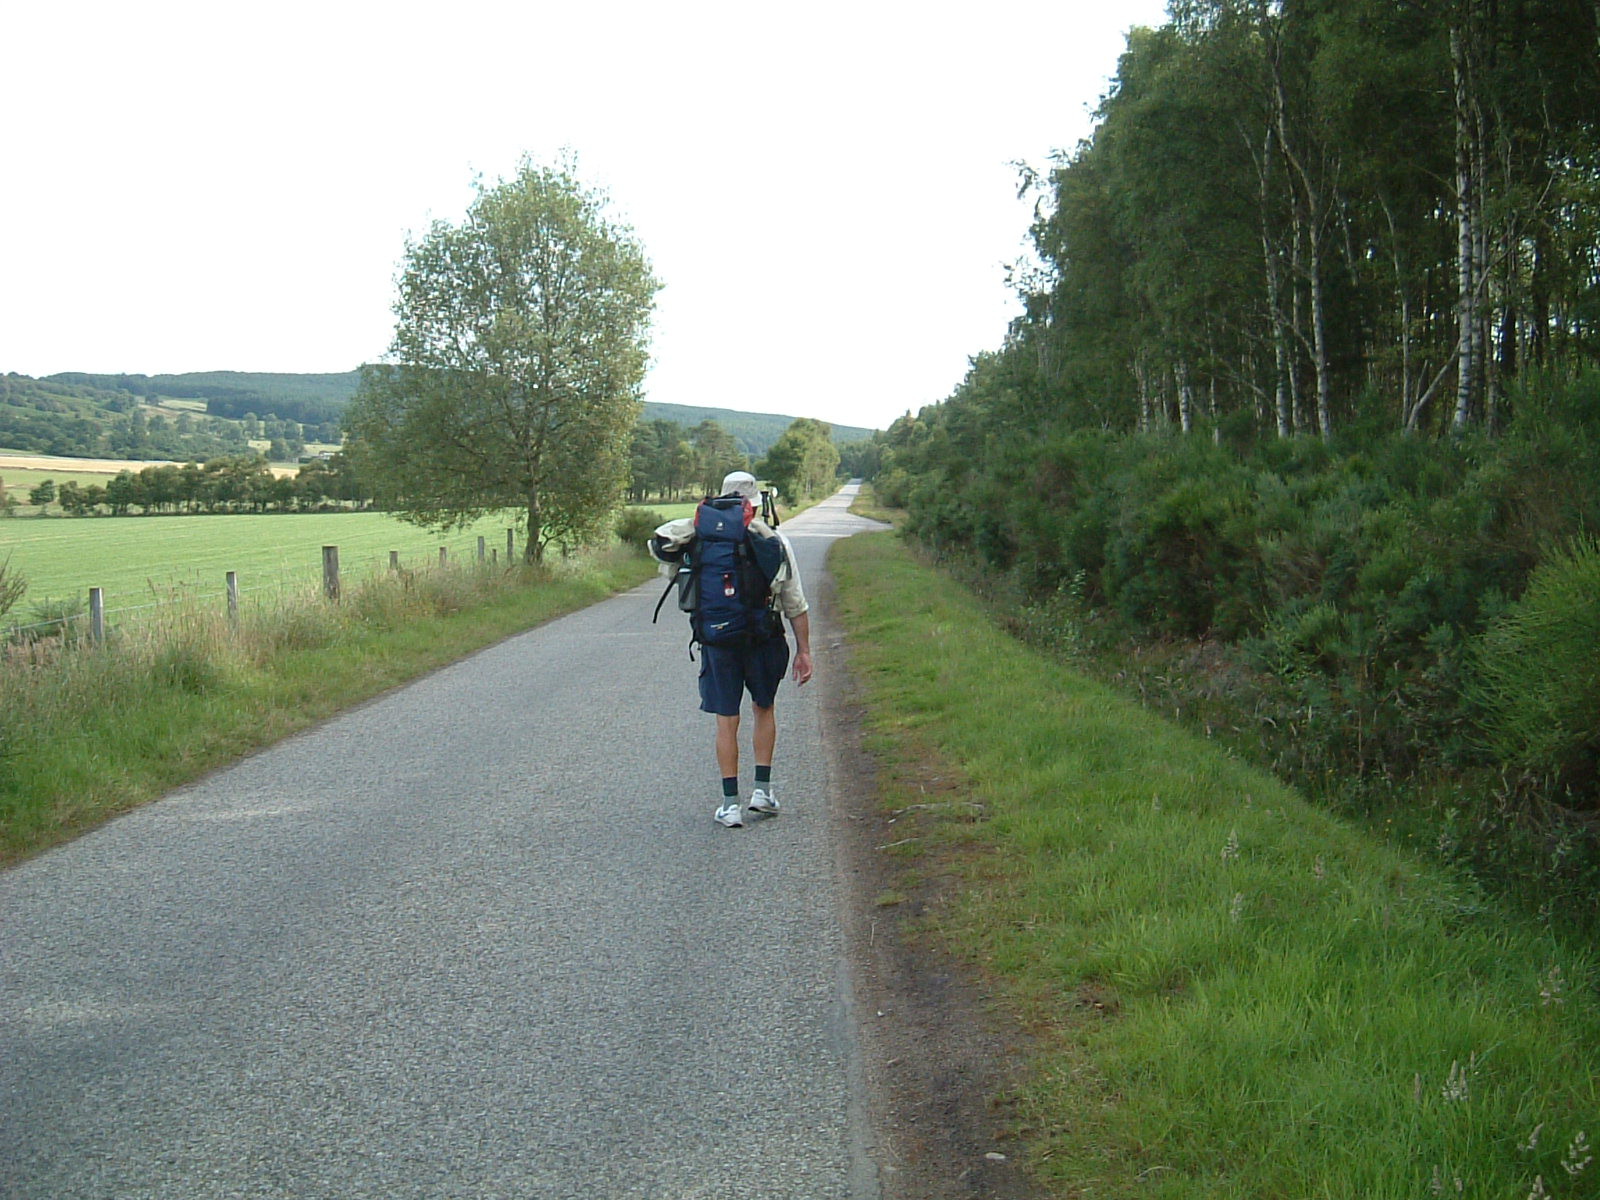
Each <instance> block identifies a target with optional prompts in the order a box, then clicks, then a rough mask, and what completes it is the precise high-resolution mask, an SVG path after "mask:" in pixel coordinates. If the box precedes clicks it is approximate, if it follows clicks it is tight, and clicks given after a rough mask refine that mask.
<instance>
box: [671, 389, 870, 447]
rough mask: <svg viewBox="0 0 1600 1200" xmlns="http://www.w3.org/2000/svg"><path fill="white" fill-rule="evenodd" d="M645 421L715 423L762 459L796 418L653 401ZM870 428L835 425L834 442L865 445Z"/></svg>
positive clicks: (683, 424) (687, 424)
mask: <svg viewBox="0 0 1600 1200" xmlns="http://www.w3.org/2000/svg"><path fill="white" fill-rule="evenodd" d="M640 420H643V421H673V422H676V423H677V424H679V425H682V426H684V427H685V428H686V429H693V428H694V427H695V426H696V425H698V424H700V422H701V421H707V420H710V421H715V422H716V423H717V424H718V425H721V426H722V427H723V428H724V429H726V430H727V431H728V433H729V435H730V436H732V437H733V439H734V440H735V441H737V442H738V443H739V445H740V446H741V447H742V448H743V449H744V452H745V453H746V454H748V455H750V456H751V457H752V458H759V457H761V455H763V454H765V453H766V452H767V451H768V450H770V449H771V448H772V444H773V443H774V442H776V441H777V440H778V439H779V438H780V437H782V436H783V431H784V430H785V429H787V428H789V426H790V425H791V424H793V422H794V420H795V418H794V417H784V416H778V415H776V414H773V413H747V412H735V411H734V410H732V409H729V408H695V407H693V406H692V405H687V404H656V403H654V402H653V401H650V400H646V401H645V402H644V415H643V416H642V417H641V418H640ZM872 433H873V431H872V430H870V429H858V428H856V427H854V426H851V425H835V426H833V440H834V441H835V442H836V443H837V444H838V445H841V446H844V445H848V444H849V443H851V442H864V441H866V440H867V439H868V438H869V437H871V436H872Z"/></svg>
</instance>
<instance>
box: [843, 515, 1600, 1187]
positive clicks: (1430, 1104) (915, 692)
mask: <svg viewBox="0 0 1600 1200" xmlns="http://www.w3.org/2000/svg"><path fill="white" fill-rule="evenodd" d="M830 562H831V564H832V567H833V570H834V573H835V576H836V578H837V580H838V585H839V596H840V601H841V605H842V608H843V617H844V620H845V624H846V628H847V630H848V636H849V643H850V646H851V654H852V663H853V665H854V667H855V669H856V673H857V675H858V678H859V679H860V680H861V681H862V683H863V686H864V689H865V699H866V702H867V706H868V718H867V720H868V737H869V741H868V746H869V749H870V750H871V751H872V753H873V754H874V755H875V757H876V758H877V760H878V762H879V764H880V771H881V775H880V784H881V788H882V793H883V794H882V800H883V806H884V813H885V815H886V816H887V815H888V814H889V813H891V812H893V813H897V814H898V820H897V821H896V822H895V824H894V825H893V826H892V827H890V826H886V830H888V831H889V832H888V833H887V834H886V836H885V838H884V846H883V850H882V852H883V853H884V854H886V855H891V856H894V859H893V861H894V863H895V864H896V871H897V873H898V874H897V879H898V884H897V886H896V887H894V888H893V889H892V890H891V891H889V892H887V893H886V894H885V895H884V896H883V897H882V898H881V899H880V901H879V903H880V905H882V906H885V908H886V910H888V909H892V908H893V906H895V905H896V904H898V903H899V902H900V901H901V899H902V897H904V896H911V895H918V896H921V895H923V894H924V891H920V890H919V889H926V887H927V881H930V880H951V881H953V882H951V883H950V884H949V885H948V887H941V888H938V889H935V891H934V892H933V893H932V895H931V897H930V898H929V901H928V902H929V904H930V906H931V907H930V908H929V910H928V915H927V916H926V917H925V918H924V919H923V921H922V922H921V923H920V924H918V925H915V926H912V927H911V928H914V929H918V930H920V931H921V933H920V934H919V936H922V935H927V936H933V937H935V938H937V939H938V940H939V941H940V942H941V944H944V945H946V946H948V947H950V948H952V949H953V950H954V951H955V952H956V953H957V954H958V955H959V956H961V957H963V958H964V959H965V960H966V961H967V962H968V963H969V964H970V965H971V968H972V969H973V970H974V971H976V972H981V973H982V974H983V975H984V976H985V977H986V978H987V979H988V980H990V981H991V985H992V990H998V992H999V993H1000V994H1001V995H1002V996H1004V997H1005V1000H1004V1004H1005V1006H1006V1007H1007V1008H1008V1009H1009V1010H1010V1011H1011V1012H1013V1013H1014V1014H1015V1015H1016V1016H1017V1017H1018V1018H1019V1019H1020V1020H1021V1021H1022V1022H1023V1023H1024V1025H1025V1026H1026V1027H1027V1028H1028V1029H1029V1030H1030V1031H1031V1032H1032V1033H1033V1034H1034V1037H1033V1038H1032V1039H1031V1043H1030V1046H1031V1048H1030V1049H1029V1050H1028V1051H1027V1052H1026V1054H1027V1060H1026V1061H1025V1062H1023V1063H1021V1064H1020V1072H1019V1074H1020V1079H1021V1085H1020V1090H1019V1093H1018V1095H1017V1096H1015V1097H1011V1098H1010V1099H1011V1100H1012V1102H1013V1103H1012V1106H1011V1107H1009V1108H1008V1109H1007V1111H1009V1112H1011V1113H1013V1114H1014V1116H1015V1133H1016V1136H1017V1139H1018V1145H1020V1146H1021V1147H1023V1149H1024V1153H1025V1157H1026V1160H1027V1161H1028V1163H1029V1164H1030V1166H1031V1169H1032V1170H1033V1172H1034V1173H1035V1174H1036V1176H1037V1177H1038V1178H1039V1179H1040V1180H1041V1181H1042V1183H1043V1185H1044V1186H1045V1187H1046V1188H1047V1189H1048V1190H1049V1192H1050V1194H1053V1195H1059V1196H1064V1197H1065V1196H1074V1197H1077V1196H1095V1197H1134V1196H1138V1197H1163V1198H1177V1197H1182V1198H1185V1200H1190V1198H1193V1200H1200V1198H1206V1200H1211V1198H1214V1197H1250V1198H1259V1200H1269V1198H1271V1200H1276V1198H1280V1197H1292V1198H1301V1197H1326V1198H1330V1200H1332V1198H1346V1197H1362V1198H1364V1200H1387V1198H1391V1197H1392V1198H1395V1200H1399V1198H1401V1197H1405V1198H1408V1200H1410V1198H1416V1197H1424V1196H1429V1195H1450V1196H1456V1195H1465V1196H1475V1197H1497V1198H1503V1200H1524V1198H1528V1197H1553V1196H1559V1197H1593V1196H1597V1195H1600V1167H1597V1166H1596V1165H1595V1163H1594V1162H1593V1160H1592V1155H1591V1153H1590V1149H1589V1147H1590V1145H1591V1143H1592V1141H1596V1140H1600V1088H1597V1079H1596V1074H1595V1071H1594V1063H1595V1061H1596V1051H1597V1048H1600V1003H1597V997H1596V990H1595V984H1596V978H1597V975H1596V970H1595V964H1594V962H1593V961H1592V958H1591V956H1590V954H1589V952H1588V950H1587V948H1581V947H1572V946H1569V945H1563V944H1562V943H1560V942H1558V941H1557V940H1556V939H1554V938H1553V937H1551V936H1550V935H1549V934H1548V933H1546V932H1545V931H1543V930H1541V929H1539V928H1537V927H1535V926H1532V925H1530V924H1525V923H1521V922H1519V921H1518V920H1516V919H1515V918H1514V917H1512V916H1510V915H1508V914H1506V913H1503V912H1500V911H1498V910H1497V909H1495V908H1494V907H1493V906H1492V905H1491V904H1489V903H1487V902H1486V901H1485V900H1484V899H1483V898H1482V897H1481V896H1480V895H1479V894H1477V893H1476V892H1475V891H1474V890H1473V889H1472V887H1471V886H1470V885H1469V884H1468V883H1466V882H1464V881H1462V880H1460V879H1457V878H1455V877H1454V876H1451V875H1449V874H1447V873H1445V872H1444V871H1442V870H1440V869H1437V868H1435V867H1433V866H1431V865H1429V864H1427V863H1424V862H1420V861H1417V860H1415V859H1413V858H1411V857H1408V856H1407V855H1405V854H1404V853H1402V852H1401V851H1399V850H1397V849H1395V848H1393V847H1391V846H1389V845H1388V844H1386V843H1383V842H1380V841H1379V840H1377V839H1375V838H1374V837H1371V836H1369V835H1366V834H1364V833H1363V832H1361V831H1359V830H1357V829H1355V828H1353V827H1351V826H1349V825H1346V824H1343V823H1341V822H1340V821H1339V820H1337V819H1335V818H1334V817H1332V816H1330V815H1328V814H1327V813H1325V812H1323V811H1321V810H1319V809H1315V808H1313V807H1311V806H1309V805H1308V804H1307V803H1305V802H1304V801H1303V800H1302V799H1301V798H1300V797H1299V796H1298V795H1296V794H1295V793H1294V792H1292V791H1291V790H1289V789H1288V788H1286V787H1284V786H1283V785H1281V784H1280V783H1278V782H1277V781H1276V780H1274V779H1273V778H1271V777H1270V776H1268V775H1266V774H1263V773H1262V772H1259V771H1257V770H1254V769H1252V768H1249V767H1247V766H1245V765H1243V764H1241V763H1239V762H1238V761H1236V760H1234V759H1232V758H1231V757H1229V756H1228V755H1227V754H1226V753H1224V752H1223V751H1222V750H1221V749H1220V748H1219V747H1218V746H1217V745H1216V744H1214V743H1212V742H1210V741H1207V740H1206V739H1204V738H1201V737H1198V736H1196V735H1193V734H1190V733H1188V732H1186V731H1184V730H1182V729H1180V728H1178V727H1177V726H1175V725H1172V724H1170V723H1168V722H1166V721H1164V720H1163V719H1161V718H1160V717H1158V716H1156V715H1154V714H1152V713H1151V712H1149V711H1147V710H1145V709H1144V708H1142V707H1141V706H1140V705H1138V704H1137V703H1136V702H1134V701H1133V700H1131V699H1128V698H1126V697H1123V696H1121V695H1119V694H1117V693H1115V692H1113V691H1111V690H1109V689H1107V688H1105V687H1103V686H1100V685H1098V684H1096V683H1094V682H1092V681H1089V680H1087V679H1085V678H1083V677H1081V676H1079V675H1076V674H1074V673H1073V672H1071V671H1069V670H1067V669H1066V668H1065V667H1062V666H1060V665H1058V664H1055V663H1052V662H1049V661H1046V660H1043V659H1041V658H1040V657H1038V656H1037V655H1035V654H1034V653H1032V652H1030V651H1029V650H1028V649H1026V648H1025V647H1023V646H1022V645H1021V644H1020V643H1018V642H1017V641H1016V640H1015V639H1013V638H1011V637H1009V636H1007V635H1005V634H1004V633H1002V632H1001V631H999V630H998V629H996V628H995V626H994V625H993V623H992V622H991V621H990V620H989V618H988V616H987V614H986V613H985V612H984V610H983V608H982V607H981V606H980V605H979V604H978V603H977V602H976V601H975V600H973V599H971V598H970V597H968V596H967V595H965V593H963V592H962V591H961V590H960V589H959V588H958V587H957V586H956V585H955V584H953V583H952V582H951V581H949V580H948V579H946V578H945V577H943V576H942V575H940V574H938V573H937V572H936V571H934V570H932V569H931V568H928V567H926V566H923V565H921V564H919V563H918V562H917V561H916V560H915V559H914V558H913V557H912V555H911V554H910V552H909V551H908V550H907V549H906V548H905V547H903V546H902V545H901V544H900V543H899V541H898V540H897V539H895V538H893V537H892V536H891V535H881V536H872V537H857V538H853V539H850V540H849V541H847V542H842V543H840V544H839V545H838V546H837V547H835V549H834V551H833V555H832V558H831V560H830Z"/></svg>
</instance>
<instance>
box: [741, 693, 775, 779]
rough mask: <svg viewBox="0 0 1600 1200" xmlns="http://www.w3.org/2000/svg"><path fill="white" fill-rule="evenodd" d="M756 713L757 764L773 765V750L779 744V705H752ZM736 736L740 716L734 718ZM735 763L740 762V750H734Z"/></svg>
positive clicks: (761, 765)
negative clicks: (763, 706)
mask: <svg viewBox="0 0 1600 1200" xmlns="http://www.w3.org/2000/svg"><path fill="white" fill-rule="evenodd" d="M751 707H752V708H754V709H755V713H756V728H755V737H754V739H753V740H754V742H755V751H756V766H758V767H770V766H771V765H772V752H773V750H774V749H775V748H776V747H777V745H778V706H777V705H775V704H774V705H769V706H768V707H766V708H762V707H761V706H760V705H759V704H754V705H751ZM734 736H735V738H737V737H738V718H735V719H734ZM733 761H734V765H735V766H737V765H738V762H739V758H738V751H737V750H735V751H734V759H733Z"/></svg>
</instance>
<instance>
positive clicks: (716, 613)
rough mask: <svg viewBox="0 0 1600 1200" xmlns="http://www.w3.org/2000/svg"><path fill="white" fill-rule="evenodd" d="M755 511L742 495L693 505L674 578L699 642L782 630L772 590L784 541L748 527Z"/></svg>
mask: <svg viewBox="0 0 1600 1200" xmlns="http://www.w3.org/2000/svg"><path fill="white" fill-rule="evenodd" d="M754 513H755V509H754V506H753V505H751V504H750V503H749V502H748V501H747V500H745V499H744V498H743V497H742V496H718V497H715V498H712V497H707V498H706V499H705V500H702V501H701V502H700V504H699V506H698V507H697V508H696V509H695V514H694V537H693V539H692V540H691V541H690V542H689V544H688V545H687V546H686V547H684V548H683V550H682V557H681V558H680V559H679V560H678V571H677V576H676V580H675V582H676V586H677V588H678V607H679V608H680V609H682V610H683V611H684V612H687V613H688V614H689V625H690V628H691V630H692V631H693V641H696V642H700V643H701V644H702V645H706V646H742V645H751V644H754V643H756V642H764V641H766V640H767V639H768V638H770V637H773V636H781V635H782V633H783V625H782V620H781V618H780V617H779V616H778V613H777V611H776V609H775V608H774V607H773V594H772V582H773V580H774V579H775V578H776V577H777V574H778V570H779V568H780V567H781V566H782V565H783V554H784V551H783V543H782V542H781V541H780V540H779V539H778V537H777V535H776V534H763V533H760V532H758V531H757V530H754V529H752V528H751V527H750V520H751V518H752V517H753V516H754ZM671 587H672V585H671V584H669V585H668V590H670V589H671ZM665 598H666V596H665V593H663V596H662V599H665ZM660 609H661V606H660V605H659V604H657V605H656V611H657V613H658V614H659V612H660Z"/></svg>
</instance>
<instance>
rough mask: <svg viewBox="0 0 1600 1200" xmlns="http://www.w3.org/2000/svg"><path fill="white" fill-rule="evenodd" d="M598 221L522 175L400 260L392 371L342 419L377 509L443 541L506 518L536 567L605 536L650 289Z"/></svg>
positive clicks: (602, 209) (544, 173) (372, 380)
mask: <svg viewBox="0 0 1600 1200" xmlns="http://www.w3.org/2000/svg"><path fill="white" fill-rule="evenodd" d="M606 208H607V204H606V198H605V197H604V196H603V195H602V194H601V193H599V192H597V191H594V190H592V189H590V188H586V187H585V186H583V185H582V184H581V183H580V182H579V181H578V180H577V179H576V178H575V177H574V174H573V169H572V166H571V164H570V163H563V164H562V165H560V166H557V167H545V166H538V165H535V164H534V163H532V162H531V161H527V160H525V161H524V162H523V164H522V167H521V169H520V171H519V172H518V174H517V175H516V177H515V178H513V179H511V180H508V181H505V182H502V183H499V184H497V185H495V186H494V187H485V186H483V185H481V184H480V185H479V188H478V195H477V198H476V200H475V201H474V202H473V204H472V206H471V207H470V209H469V210H468V212H467V216H466V219H465V220H464V221H463V222H462V223H461V224H460V225H459V226H452V225H450V224H447V223H445V222H436V223H435V224H434V226H433V227H432V229H430V230H429V232H428V233H427V235H426V236H425V237H423V238H422V240H421V241H419V242H415V243H412V244H411V245H409V246H408V247H407V250H406V259H405V263H404V266H403V270H402V273H401V278H400V289H399V298H398V300H397V301H396V304H395V314H396V318H397V323H396V327H395V334H394V340H393V343H392V345H391V348H390V360H391V361H389V362H388V363H385V364H381V365H378V366H375V367H369V368H367V369H366V370H365V371H363V375H362V382H361V388H360V391H359V392H358V394H357V396H356V398H355V399H354V400H353V401H352V403H351V406H350V410H349V413H348V415H347V417H346V428H347V429H348V430H349V431H350V434H351V444H350V446H349V453H350V455H351V456H352V457H353V458H356V459H357V460H358V462H359V465H360V468H361V471H362V474H363V475H364V477H365V478H367V479H368V480H370V481H371V482H372V484H373V487H374V491H375V493H376V495H377V498H378V500H379V502H380V504H382V505H383V506H384V507H386V508H388V509H390V510H391V511H393V512H396V513H397V514H399V515H400V516H401V517H402V518H404V519H406V520H409V521H412V522H414V523H416V524H419V525H426V526H434V527H438V528H450V527H454V526H460V525H465V524H468V523H470V522H471V521H473V520H476V519H477V518H478V517H480V516H483V515H485V514H487V513H490V512H495V511H500V510H503V509H507V508H517V509H519V510H520V512H521V514H522V516H521V520H522V522H524V523H525V527H526V537H525V539H524V545H525V546H526V548H527V549H526V554H527V557H528V558H529V559H530V560H537V559H540V558H542V557H543V554H544V551H545V547H546V546H547V545H548V544H549V543H550V542H551V541H559V542H561V543H563V544H573V543H577V542H581V541H584V540H587V539H588V538H591V537H594V536H596V535H597V534H598V533H599V532H600V531H602V530H604V529H607V528H609V521H610V517H611V514H612V513H613V512H614V511H615V509H616V507H617V505H618V503H619V502H620V500H621V498H622V494H623V490H624V488H625V487H626V485H627V482H628V475H629V470H628V468H629V440H630V437H631V435H632V432H633V428H634V423H635V422H636V420H637V419H638V413H639V391H640V387H641V385H642V383H643V379H644V372H645V367H646V363H647V352H648V337H649V322H650V315H651V312H652V309H653V307H654V302H655V292H656V290H657V288H658V287H659V285H658V284H657V282H656V280H655V279H654V277H653V276H652V274H651V271H650V266H649V263H648V262H647V261H646V258H645V254H644V250H643V248H642V247H641V246H640V244H639V243H638V241H637V240H636V239H635V237H634V235H633V233H632V231H631V230H630V229H628V228H627V227H626V226H625V225H622V224H620V223H618V222H616V221H615V220H613V219H612V218H611V217H609V216H608V215H607V212H606Z"/></svg>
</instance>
